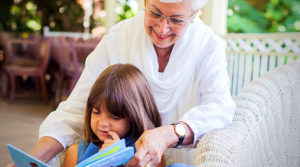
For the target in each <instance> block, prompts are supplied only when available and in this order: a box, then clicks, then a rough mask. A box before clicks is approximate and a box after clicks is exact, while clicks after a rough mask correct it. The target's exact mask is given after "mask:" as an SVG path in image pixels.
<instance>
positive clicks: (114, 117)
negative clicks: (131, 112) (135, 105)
mask: <svg viewBox="0 0 300 167" xmlns="http://www.w3.org/2000/svg"><path fill="white" fill-rule="evenodd" d="M110 117H111V118H112V119H115V120H120V119H121V117H118V116H115V115H112V114H111V115H110Z"/></svg>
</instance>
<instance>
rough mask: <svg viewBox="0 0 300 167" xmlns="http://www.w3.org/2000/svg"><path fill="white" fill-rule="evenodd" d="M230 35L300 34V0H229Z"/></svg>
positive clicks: (228, 24)
mask: <svg viewBox="0 0 300 167" xmlns="http://www.w3.org/2000/svg"><path fill="white" fill-rule="evenodd" d="M227 15H228V18H227V30H228V32H229V33H232V32H240V33H265V32H300V1H299V0H228V13H227Z"/></svg>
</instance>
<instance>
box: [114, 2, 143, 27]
mask: <svg viewBox="0 0 300 167" xmlns="http://www.w3.org/2000/svg"><path fill="white" fill-rule="evenodd" d="M137 13H138V4H137V2H136V0H118V3H117V8H116V14H117V22H119V21H122V20H125V19H128V18H130V17H133V16H134V15H136V14H137Z"/></svg>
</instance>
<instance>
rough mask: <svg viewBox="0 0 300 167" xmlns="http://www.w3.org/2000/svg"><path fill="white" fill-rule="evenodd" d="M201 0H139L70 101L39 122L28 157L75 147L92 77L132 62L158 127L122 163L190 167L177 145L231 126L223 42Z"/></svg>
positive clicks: (90, 63) (90, 62) (89, 64)
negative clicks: (140, 5) (166, 161)
mask: <svg viewBox="0 0 300 167" xmlns="http://www.w3.org/2000/svg"><path fill="white" fill-rule="evenodd" d="M206 1H207V0H145V9H144V10H143V11H142V12H141V13H140V14H138V15H136V16H135V17H133V18H131V19H128V20H125V21H122V22H120V23H118V24H116V25H115V26H114V27H113V28H112V29H111V30H110V32H109V33H108V34H106V35H105V36H104V37H103V39H102V40H101V42H100V43H99V45H98V46H97V47H96V49H95V50H94V51H93V52H92V53H91V54H90V55H89V56H88V58H87V60H86V64H85V69H84V71H83V73H82V75H81V77H80V79H79V81H78V83H77V85H76V87H75V89H74V90H73V92H72V93H71V95H70V96H69V98H68V99H67V100H66V101H64V102H62V103H61V104H60V105H59V107H58V108H57V110H56V111H55V112H52V113H51V114H50V115H49V116H48V117H47V118H46V120H45V121H44V122H43V124H42V125H41V127H40V139H39V141H38V143H37V144H36V146H35V148H34V149H33V151H32V152H31V154H32V155H34V156H35V157H37V158H39V159H42V160H44V161H48V160H50V159H51V158H52V157H53V156H54V155H56V154H57V153H58V152H59V151H61V150H62V149H63V148H66V147H67V146H69V145H71V144H73V143H74V142H76V141H77V140H78V139H79V138H80V137H81V135H82V132H81V128H82V123H83V120H84V118H83V116H84V114H83V113H84V111H85V106H86V101H87V97H88V93H89V90H90V88H91V86H92V85H93V83H94V82H95V80H96V78H97V76H98V75H99V74H100V73H101V72H102V71H103V69H105V68H106V67H108V66H110V65H112V64H116V63H130V64H133V65H135V66H137V67H138V68H139V69H140V70H141V71H142V72H143V73H144V74H145V76H146V77H147V79H148V81H149V83H150V85H151V88H152V91H153V94H154V97H155V100H156V103H157V105H158V108H159V112H160V115H161V118H162V124H163V126H161V127H159V128H156V129H153V130H149V131H145V132H144V133H143V135H142V136H141V137H140V138H139V139H138V140H137V142H136V143H135V146H136V153H135V156H134V157H133V158H132V159H131V160H130V161H129V162H128V163H127V166H155V165H156V164H158V163H159V162H160V160H161V156H162V155H163V154H167V155H169V156H171V157H172V158H173V159H174V160H176V161H177V162H184V163H189V164H191V161H192V159H193V156H192V155H191V154H188V153H187V152H185V149H184V148H180V149H178V147H182V146H183V147H186V146H187V145H188V146H189V147H192V146H194V145H195V144H196V143H197V142H198V141H199V139H200V138H201V136H203V135H204V134H205V133H207V132H208V131H210V130H212V129H216V128H222V127H224V126H225V125H227V124H228V123H230V121H231V119H232V116H233V113H234V111H235V104H234V102H233V100H232V98H231V96H230V93H229V85H230V82H229V78H228V74H227V71H226V57H225V43H224V41H223V40H221V39H220V38H219V37H218V36H216V35H214V33H213V31H212V30H211V29H210V28H209V27H208V26H206V25H204V24H203V23H202V22H201V21H200V19H199V18H198V17H197V12H198V11H199V9H200V8H201V7H202V6H203V5H204V4H205V3H206ZM174 147H176V149H175V148H174ZM188 150H189V151H190V149H188Z"/></svg>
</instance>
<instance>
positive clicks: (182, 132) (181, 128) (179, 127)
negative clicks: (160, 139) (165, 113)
mask: <svg viewBox="0 0 300 167" xmlns="http://www.w3.org/2000/svg"><path fill="white" fill-rule="evenodd" d="M175 129H176V133H177V134H178V135H179V136H184V135H185V128H184V126H183V125H181V124H177V125H176V127H175Z"/></svg>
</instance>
